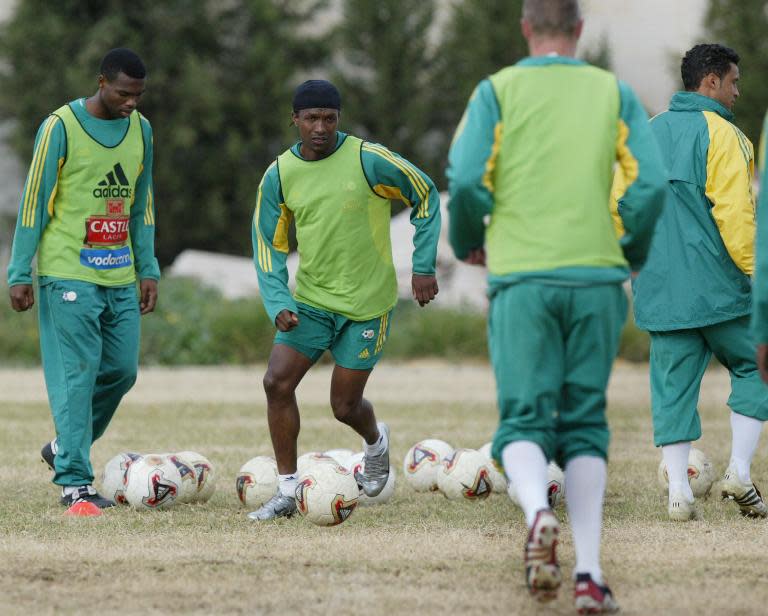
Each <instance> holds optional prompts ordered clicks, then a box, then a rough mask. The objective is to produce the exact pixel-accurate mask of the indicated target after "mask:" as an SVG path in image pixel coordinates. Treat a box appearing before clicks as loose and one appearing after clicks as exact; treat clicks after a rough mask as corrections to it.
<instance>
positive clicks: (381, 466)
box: [355, 422, 389, 496]
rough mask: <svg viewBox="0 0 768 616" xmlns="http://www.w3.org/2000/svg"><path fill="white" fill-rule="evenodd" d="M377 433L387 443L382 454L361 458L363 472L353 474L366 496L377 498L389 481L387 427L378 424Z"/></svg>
mask: <svg viewBox="0 0 768 616" xmlns="http://www.w3.org/2000/svg"><path fill="white" fill-rule="evenodd" d="M378 428H379V432H380V433H382V434H383V435H384V437H385V438H386V441H387V448H386V449H385V450H384V453H382V454H380V455H378V456H369V455H368V454H365V456H363V472H360V471H358V472H356V473H355V480H356V481H357V485H358V486H360V489H361V490H362V491H363V492H364V493H365V495H366V496H377V495H378V494H379V493H380V492H381V491H382V490H383V489H384V486H385V485H387V479H389V426H388V425H387V424H385V423H382V422H379V424H378Z"/></svg>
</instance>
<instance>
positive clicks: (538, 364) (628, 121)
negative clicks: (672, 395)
mask: <svg viewBox="0 0 768 616" xmlns="http://www.w3.org/2000/svg"><path fill="white" fill-rule="evenodd" d="M521 23H522V31H523V35H524V36H525V38H526V39H527V41H528V45H529V49H530V57H528V58H525V59H523V60H521V61H520V62H518V63H517V64H516V65H514V66H510V67H507V68H504V69H502V70H501V71H499V72H498V73H496V74H494V75H492V76H491V77H490V78H488V79H484V80H483V81H481V82H480V84H479V85H478V86H477V88H476V89H475V91H474V93H473V94H472V97H471V98H470V101H469V105H468V107H467V110H466V112H465V114H464V117H463V119H462V121H461V123H460V124H459V127H458V129H457V132H456V136H455V138H454V142H453V145H452V147H451V151H450V155H449V170H448V178H449V191H450V196H451V200H450V203H449V211H450V240H451V244H452V246H453V249H454V252H455V253H456V256H457V257H458V258H459V259H463V260H465V261H467V262H469V263H473V264H478V265H480V264H485V263H487V266H488V271H489V287H490V298H491V303H490V308H489V316H488V342H489V347H490V355H491V362H492V364H493V368H494V372H495V376H496V387H497V395H498V404H499V412H500V421H499V426H498V429H497V431H496V434H495V436H494V440H493V456H494V458H495V459H496V460H499V461H501V462H502V464H503V466H504V470H505V472H506V474H507V477H508V478H509V481H510V483H511V485H513V486H514V488H515V490H516V492H517V495H518V497H519V501H520V504H521V506H522V508H523V511H524V512H525V519H526V522H527V524H528V527H529V529H530V532H529V534H528V539H527V543H526V548H525V575H526V582H527V585H528V589H529V590H530V592H531V594H532V595H533V596H535V597H536V598H537V599H538V600H540V601H548V600H550V599H552V598H554V596H555V595H556V593H557V590H558V588H559V586H560V584H561V573H560V568H559V565H558V561H557V556H556V545H557V543H558V535H559V524H558V520H557V518H556V517H555V515H554V513H553V512H552V510H551V509H550V506H549V504H548V502H547V487H546V486H547V462H548V460H551V459H553V458H554V459H556V460H557V461H558V462H559V463H560V464H561V465H564V468H565V482H566V493H567V494H568V498H567V501H566V502H567V506H568V513H569V518H570V521H571V526H572V530H573V536H574V543H575V547H576V567H575V570H574V577H575V580H576V586H575V602H576V607H577V608H578V609H579V611H589V612H590V613H597V612H601V611H614V610H615V609H617V605H616V602H615V600H614V598H613V595H612V594H611V591H610V590H609V589H608V586H607V585H606V584H605V582H604V580H603V577H602V572H601V568H600V559H599V551H600V533H601V524H602V503H603V493H604V490H605V482H606V458H607V453H608V440H609V433H608V426H607V423H606V417H605V389H606V386H607V383H608V376H609V373H610V370H611V365H612V362H613V360H614V357H615V355H616V352H617V350H618V343H619V335H620V332H621V329H622V326H623V325H624V321H625V319H626V310H627V300H626V296H625V294H624V291H623V289H622V282H623V281H624V280H626V279H627V277H628V276H629V269H630V268H631V269H632V270H637V269H638V268H640V267H641V265H642V264H643V261H644V259H645V255H646V252H647V248H648V245H649V243H650V239H651V236H652V232H653V226H654V222H655V220H656V217H657V215H658V212H659V211H660V209H661V208H662V205H663V184H664V176H663V170H662V167H661V162H660V158H659V155H658V151H657V148H656V145H655V143H654V142H653V137H652V136H651V134H650V130H649V128H648V117H647V115H646V114H645V112H644V111H643V108H642V106H641V105H640V103H639V102H638V100H637V98H636V97H635V95H634V93H633V92H632V91H631V90H630V88H629V87H628V86H626V85H625V84H623V83H621V82H619V81H617V79H616V77H614V76H613V75H612V74H611V73H609V72H607V71H604V70H601V69H598V68H595V67H592V66H589V65H588V64H586V63H584V62H581V61H579V60H576V59H574V57H573V56H574V54H575V51H576V45H577V42H578V39H579V36H580V34H581V31H582V27H583V21H582V19H581V16H580V9H579V5H578V2H577V1H576V0H526V1H525V2H524V4H523V19H522V22H521ZM615 162H618V164H619V165H620V166H621V167H622V168H624V169H625V170H626V171H627V173H628V174H630V178H629V181H628V182H627V186H626V187H625V188H626V192H625V193H624V195H623V197H622V206H621V217H622V220H623V223H624V227H625V229H626V234H625V235H624V237H623V239H622V240H621V242H619V241H618V239H617V236H616V233H615V231H614V229H613V226H612V222H611V213H610V207H609V203H610V194H611V182H612V177H613V166H614V163H615ZM486 216H490V222H489V224H488V227H487V229H486V228H485V225H484V218H485V217H486Z"/></svg>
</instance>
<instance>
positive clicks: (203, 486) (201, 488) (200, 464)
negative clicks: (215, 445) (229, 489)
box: [176, 451, 216, 503]
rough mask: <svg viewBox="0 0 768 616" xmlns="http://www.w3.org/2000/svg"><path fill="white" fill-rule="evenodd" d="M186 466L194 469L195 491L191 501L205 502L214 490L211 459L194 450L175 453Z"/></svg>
mask: <svg viewBox="0 0 768 616" xmlns="http://www.w3.org/2000/svg"><path fill="white" fill-rule="evenodd" d="M176 456H178V457H179V458H180V459H181V460H182V461H183V462H184V463H185V464H186V465H187V466H191V467H192V468H194V469H195V480H196V483H197V488H196V491H195V492H194V493H193V494H192V500H191V501H189V502H192V503H205V502H207V501H208V500H209V499H210V498H211V496H213V493H214V492H215V491H216V469H215V467H214V466H213V464H212V463H211V461H210V460H209V459H208V458H206V457H205V456H204V455H202V454H199V453H197V452H196V451H180V452H179V453H177V454H176Z"/></svg>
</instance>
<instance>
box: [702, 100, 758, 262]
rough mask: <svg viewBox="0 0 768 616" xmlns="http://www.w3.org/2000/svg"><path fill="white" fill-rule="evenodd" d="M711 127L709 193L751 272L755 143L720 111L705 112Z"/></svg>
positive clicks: (732, 249)
mask: <svg viewBox="0 0 768 616" xmlns="http://www.w3.org/2000/svg"><path fill="white" fill-rule="evenodd" d="M703 113H704V116H705V118H706V120H707V126H708V127H709V151H708V153H707V184H706V195H707V198H708V199H709V200H710V201H711V203H712V216H713V217H714V219H715V222H716V223H717V228H718V230H719V231H720V236H721V237H722V238H723V243H724V244H725V247H726V249H727V250H728V254H729V255H730V256H731V259H733V262H734V263H735V264H736V265H737V266H738V267H739V269H741V271H743V272H744V273H745V274H747V275H748V276H751V275H752V274H753V272H754V269H755V197H754V194H753V192H752V178H753V176H754V173H755V152H754V148H753V147H752V143H751V142H750V141H749V139H747V138H746V137H745V136H744V134H743V133H742V132H741V131H740V130H739V129H738V128H736V127H735V126H734V125H733V124H731V123H730V122H728V121H726V120H724V119H722V118H721V117H720V116H718V115H717V114H716V113H713V112H710V111H705V112H703Z"/></svg>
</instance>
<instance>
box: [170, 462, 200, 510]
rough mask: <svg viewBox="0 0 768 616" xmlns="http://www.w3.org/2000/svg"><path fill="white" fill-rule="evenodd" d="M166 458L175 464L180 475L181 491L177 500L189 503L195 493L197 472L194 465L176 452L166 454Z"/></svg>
mask: <svg viewBox="0 0 768 616" xmlns="http://www.w3.org/2000/svg"><path fill="white" fill-rule="evenodd" d="M168 459H169V460H170V461H171V462H172V463H173V464H174V465H175V466H176V468H177V469H178V471H179V475H181V493H180V494H179V498H178V502H180V503H191V502H192V501H193V500H194V498H195V495H196V494H197V472H196V471H195V467H194V466H192V465H191V464H189V463H188V462H186V461H184V459H182V458H181V457H179V455H178V454H175V453H172V454H168Z"/></svg>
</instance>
